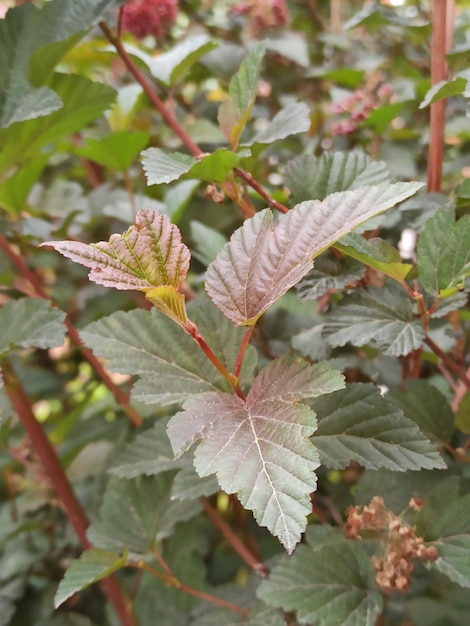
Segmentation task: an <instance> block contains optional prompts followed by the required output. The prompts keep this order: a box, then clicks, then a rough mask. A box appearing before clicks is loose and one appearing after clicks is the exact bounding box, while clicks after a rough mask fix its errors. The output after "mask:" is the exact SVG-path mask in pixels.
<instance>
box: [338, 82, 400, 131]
mask: <svg viewBox="0 0 470 626" xmlns="http://www.w3.org/2000/svg"><path fill="white" fill-rule="evenodd" d="M391 94H392V89H391V87H390V86H389V85H382V86H381V87H379V89H378V90H377V95H376V97H375V98H374V97H373V96H372V94H371V93H367V92H365V91H364V90H363V89H356V91H354V92H353V93H352V94H351V95H350V96H348V97H347V98H345V99H344V100H341V101H340V102H335V103H334V104H332V105H331V106H330V112H331V113H336V114H340V115H343V116H344V117H343V118H342V119H340V120H337V121H335V122H333V124H332V125H331V132H332V133H333V134H334V135H348V134H349V133H352V132H354V131H355V130H356V128H357V126H358V124H360V123H361V122H364V121H365V120H366V119H367V118H368V117H369V115H370V112H371V111H372V109H374V107H376V106H380V105H382V104H384V103H385V102H386V100H388V99H389V98H390V96H391Z"/></svg>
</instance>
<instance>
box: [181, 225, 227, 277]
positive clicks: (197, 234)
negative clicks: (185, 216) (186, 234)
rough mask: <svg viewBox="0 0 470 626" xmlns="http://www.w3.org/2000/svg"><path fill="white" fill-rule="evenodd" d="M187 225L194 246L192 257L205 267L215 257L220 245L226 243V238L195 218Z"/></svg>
mask: <svg viewBox="0 0 470 626" xmlns="http://www.w3.org/2000/svg"><path fill="white" fill-rule="evenodd" d="M189 227H190V229H191V239H192V240H193V242H194V246H195V248H194V250H193V257H195V258H196V259H197V260H198V261H200V262H201V263H203V264H204V265H205V266H206V267H207V266H208V265H210V263H212V261H213V260H214V259H215V257H216V256H217V254H218V253H219V251H220V249H221V248H222V246H223V245H224V244H226V243H227V238H226V237H225V236H224V235H222V234H221V233H219V232H218V231H216V230H214V229H213V228H210V227H209V226H206V225H205V224H202V223H201V222H198V221H197V220H192V221H191V222H190V224H189Z"/></svg>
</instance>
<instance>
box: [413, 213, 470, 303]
mask: <svg viewBox="0 0 470 626" xmlns="http://www.w3.org/2000/svg"><path fill="white" fill-rule="evenodd" d="M418 271H419V277H420V280H421V282H422V284H423V287H424V288H425V289H426V291H428V292H429V293H431V294H433V295H435V296H439V297H441V298H445V297H448V296H451V295H453V294H454V293H456V292H457V291H458V290H459V289H462V288H463V285H464V281H465V278H466V277H467V276H468V275H469V274H470V215H465V216H464V217H462V218H460V219H459V220H458V221H457V222H456V221H455V214H454V210H453V209H452V208H450V207H444V208H442V209H441V210H440V211H438V212H437V213H436V215H434V216H433V217H431V218H430V219H429V220H428V221H427V222H426V226H425V229H424V232H423V233H422V235H421V236H420V238H419V242H418Z"/></svg>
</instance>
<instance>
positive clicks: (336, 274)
mask: <svg viewBox="0 0 470 626" xmlns="http://www.w3.org/2000/svg"><path fill="white" fill-rule="evenodd" d="M364 271H365V268H364V266H363V265H362V264H361V263H358V262H357V261H354V260H352V259H338V258H336V257H333V256H332V257H324V256H323V255H322V256H319V257H318V258H317V259H316V261H315V265H314V268H313V270H311V271H310V272H309V273H308V274H307V275H306V276H305V277H304V278H303V279H302V280H301V281H300V282H299V283H298V284H297V293H298V296H299V298H300V299H301V300H317V299H318V298H320V297H321V296H322V295H323V294H325V293H326V292H327V291H328V290H329V289H334V290H340V289H343V288H344V287H346V285H348V284H349V283H350V282H352V281H355V280H359V279H360V278H362V276H363V274H364Z"/></svg>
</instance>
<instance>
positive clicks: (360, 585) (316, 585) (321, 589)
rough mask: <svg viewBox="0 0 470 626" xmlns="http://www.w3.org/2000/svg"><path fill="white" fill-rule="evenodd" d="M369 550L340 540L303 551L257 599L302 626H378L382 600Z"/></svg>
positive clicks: (289, 559) (280, 566)
mask: <svg viewBox="0 0 470 626" xmlns="http://www.w3.org/2000/svg"><path fill="white" fill-rule="evenodd" d="M374 576H375V572H374V570H373V568H372V564H371V562H370V558H369V556H368V554H367V552H366V550H365V548H364V547H363V546H362V545H361V544H360V543H358V542H353V541H346V540H344V539H343V538H341V536H337V537H336V542H334V543H325V544H324V545H322V544H321V543H320V544H317V545H301V546H299V547H298V548H297V550H296V551H295V554H294V555H293V556H290V557H284V558H283V559H282V560H281V562H280V563H279V564H278V565H276V566H275V567H274V568H273V570H272V571H271V573H270V575H269V578H268V579H267V580H264V581H262V583H261V585H260V587H259V590H258V596H259V597H260V598H261V599H262V600H264V601H265V602H266V603H267V604H269V605H271V606H274V607H281V608H282V609H284V611H296V612H297V619H298V621H299V622H300V623H301V624H307V623H310V624H315V625H316V626H338V625H339V624H341V626H357V625H358V624H361V626H374V624H375V623H376V621H377V618H378V616H379V615H380V613H381V611H382V596H381V593H380V591H379V590H378V589H377V587H376V586H375V583H374Z"/></svg>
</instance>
